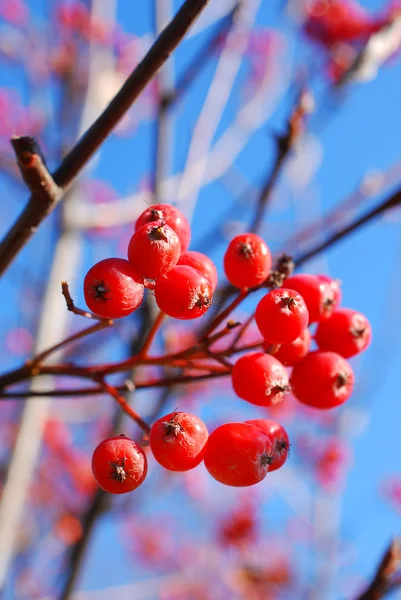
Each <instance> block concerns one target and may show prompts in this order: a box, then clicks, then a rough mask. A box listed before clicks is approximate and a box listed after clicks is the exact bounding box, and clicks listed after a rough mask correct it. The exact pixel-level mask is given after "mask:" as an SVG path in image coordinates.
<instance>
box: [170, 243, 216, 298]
mask: <svg viewBox="0 0 401 600" xmlns="http://www.w3.org/2000/svg"><path fill="white" fill-rule="evenodd" d="M177 264H179V265H186V266H187V267H192V268H193V269H196V270H197V271H200V272H201V273H202V275H205V277H207V278H208V279H209V281H210V284H211V286H212V292H214V290H215V289H216V287H217V269H216V267H215V265H214V262H213V261H212V259H210V258H209V257H208V256H206V254H202V252H194V251H193V250H188V252H184V253H183V254H181V256H180V260H179V261H178V263H177Z"/></svg>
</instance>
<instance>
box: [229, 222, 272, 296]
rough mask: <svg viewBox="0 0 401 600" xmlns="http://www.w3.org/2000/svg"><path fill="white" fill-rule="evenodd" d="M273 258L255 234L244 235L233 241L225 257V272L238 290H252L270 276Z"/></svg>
mask: <svg viewBox="0 0 401 600" xmlns="http://www.w3.org/2000/svg"><path fill="white" fill-rule="evenodd" d="M271 266H272V257H271V253H270V250H269V247H268V246H267V244H266V243H265V242H264V240H263V239H262V238H261V237H259V236H258V235H256V234H255V233H243V234H241V235H237V236H236V237H235V238H234V239H233V240H231V242H230V244H229V246H228V248H227V250H226V253H225V255H224V271H225V274H226V277H227V279H228V281H229V282H230V283H231V284H232V285H234V286H235V287H237V288H250V287H255V286H257V285H260V284H261V283H263V282H264V281H265V280H266V279H267V277H268V276H269V273H270V269H271Z"/></svg>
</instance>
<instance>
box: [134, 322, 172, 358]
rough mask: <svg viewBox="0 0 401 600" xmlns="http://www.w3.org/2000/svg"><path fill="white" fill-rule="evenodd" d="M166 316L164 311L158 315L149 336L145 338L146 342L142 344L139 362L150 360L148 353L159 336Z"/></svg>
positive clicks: (138, 356)
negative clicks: (142, 359) (145, 359)
mask: <svg viewBox="0 0 401 600" xmlns="http://www.w3.org/2000/svg"><path fill="white" fill-rule="evenodd" d="M165 316H166V315H165V314H164V312H162V311H160V312H159V314H158V315H157V317H156V319H155V320H154V322H153V325H152V327H151V328H150V330H149V333H148V335H147V336H146V338H145V341H144V342H143V344H142V348H141V350H140V351H139V354H138V355H137V358H138V360H140V359H141V358H149V357H148V351H149V349H150V347H151V345H152V342H153V340H154V339H155V337H156V334H157V332H158V330H159V328H160V325H161V324H162V322H163V319H164V317H165Z"/></svg>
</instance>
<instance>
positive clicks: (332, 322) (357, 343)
mask: <svg viewBox="0 0 401 600" xmlns="http://www.w3.org/2000/svg"><path fill="white" fill-rule="evenodd" d="M315 339H316V343H317V345H318V346H319V348H320V349H321V350H331V351H332V352H337V353H338V354H341V356H344V358H349V357H350V356H354V355H355V354H358V353H359V352H362V351H363V350H366V348H367V347H368V346H369V344H370V340H371V339H372V330H371V327H370V323H369V321H368V320H367V318H366V317H365V316H364V315H363V314H361V313H360V312H358V311H356V310H352V309H351V308H339V309H338V310H336V311H335V312H334V313H333V314H332V316H331V317H330V319H328V320H327V321H323V322H322V323H319V326H318V328H317V329H316V334H315Z"/></svg>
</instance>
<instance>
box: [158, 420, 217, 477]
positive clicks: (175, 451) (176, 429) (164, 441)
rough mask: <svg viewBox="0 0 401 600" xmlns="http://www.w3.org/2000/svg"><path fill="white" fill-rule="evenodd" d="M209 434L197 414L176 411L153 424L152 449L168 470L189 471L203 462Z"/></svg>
mask: <svg viewBox="0 0 401 600" xmlns="http://www.w3.org/2000/svg"><path fill="white" fill-rule="evenodd" d="M208 435H209V434H208V431H207V429H206V425H205V424H204V422H203V421H201V420H200V419H199V418H198V417H196V416H195V415H190V414H188V413H184V412H173V413H170V414H168V415H166V416H165V417H162V418H161V419H159V420H158V421H156V422H155V423H154V424H153V425H152V429H151V430H150V436H149V442H150V449H151V450H152V452H153V456H154V457H155V459H156V460H157V462H158V463H159V464H161V465H162V467H164V468H165V469H169V470H170V471H189V470H190V469H194V468H195V467H196V466H197V465H199V463H200V462H202V460H203V455H204V453H205V445H206V442H207V438H208Z"/></svg>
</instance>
